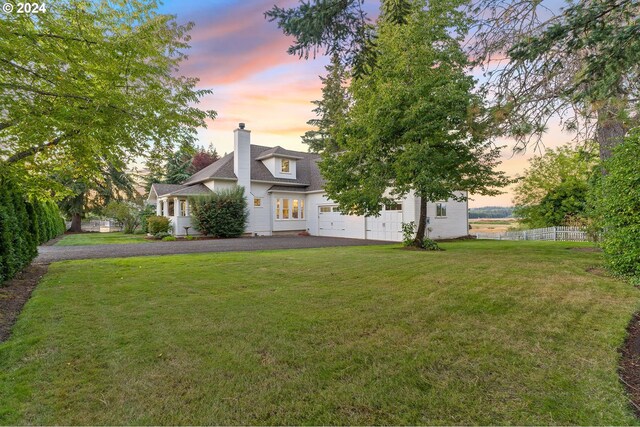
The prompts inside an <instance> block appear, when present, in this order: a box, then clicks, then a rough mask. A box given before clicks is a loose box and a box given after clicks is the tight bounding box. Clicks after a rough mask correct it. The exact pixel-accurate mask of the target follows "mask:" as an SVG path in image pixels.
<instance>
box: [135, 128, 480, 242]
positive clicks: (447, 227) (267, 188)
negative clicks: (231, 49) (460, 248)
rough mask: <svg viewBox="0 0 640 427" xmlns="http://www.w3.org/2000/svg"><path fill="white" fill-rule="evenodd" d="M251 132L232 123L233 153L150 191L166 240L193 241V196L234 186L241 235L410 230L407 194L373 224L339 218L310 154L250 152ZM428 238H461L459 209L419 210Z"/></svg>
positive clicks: (412, 204)
mask: <svg viewBox="0 0 640 427" xmlns="http://www.w3.org/2000/svg"><path fill="white" fill-rule="evenodd" d="M250 137H251V131H249V130H246V129H245V128H244V123H240V126H239V128H238V129H236V130H235V131H234V151H233V152H232V153H230V154H227V155H226V156H224V157H223V158H221V159H220V160H218V161H216V162H215V163H213V164H211V165H209V166H207V167H206V168H204V169H202V170H201V171H199V172H198V173H196V174H194V175H193V176H192V177H191V178H189V179H188V180H186V181H185V182H184V183H183V184H182V185H170V184H153V185H152V187H151V191H150V194H149V199H148V201H149V203H151V204H155V205H156V211H157V214H158V215H164V216H166V217H168V218H169V219H170V220H171V223H172V225H173V233H174V234H175V235H178V236H182V235H185V234H186V229H185V227H191V228H190V229H189V234H197V230H195V229H194V228H193V227H192V224H191V218H190V206H189V201H190V200H191V199H192V198H193V197H194V196H198V195H205V194H207V193H211V192H212V191H215V190H219V189H223V188H230V187H233V186H235V185H242V186H243V187H244V189H245V195H246V197H247V202H248V205H249V222H248V225H247V229H246V231H247V233H250V234H252V235H259V236H271V235H274V234H280V233H295V232H300V231H308V232H309V234H311V235H314V236H333V237H350V238H356V239H375V240H389V241H395V242H397V241H402V223H403V222H410V221H415V222H416V223H417V222H418V214H419V211H420V204H419V199H418V198H417V197H414V196H413V195H412V194H409V195H408V196H406V197H404V198H403V199H399V200H397V201H396V203H393V204H391V205H389V206H385V207H384V208H383V210H382V212H381V215H380V216H379V217H364V216H355V215H343V214H341V213H340V211H338V206H337V203H335V202H333V201H332V200H329V199H328V198H327V197H326V195H325V192H324V190H323V185H324V180H323V179H322V176H321V175H320V171H319V169H318V165H317V162H318V160H319V156H318V155H317V154H313V153H305V152H300V151H291V150H286V149H284V148H282V147H263V146H260V145H253V144H251V138H250ZM427 217H428V221H429V228H430V229H431V231H430V232H429V237H431V238H434V239H443V238H455V237H461V236H466V235H467V234H468V233H469V231H468V230H469V223H468V219H467V218H468V216H467V202H456V201H454V200H443V201H441V202H438V203H429V204H428V205H427Z"/></svg>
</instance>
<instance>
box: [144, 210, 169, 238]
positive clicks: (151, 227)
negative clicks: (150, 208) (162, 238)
mask: <svg viewBox="0 0 640 427" xmlns="http://www.w3.org/2000/svg"><path fill="white" fill-rule="evenodd" d="M170 227H171V222H170V221H169V218H167V217H164V216H157V215H153V216H150V217H148V218H147V231H148V232H149V234H153V235H154V236H155V235H156V234H158V233H168V232H169V228H170Z"/></svg>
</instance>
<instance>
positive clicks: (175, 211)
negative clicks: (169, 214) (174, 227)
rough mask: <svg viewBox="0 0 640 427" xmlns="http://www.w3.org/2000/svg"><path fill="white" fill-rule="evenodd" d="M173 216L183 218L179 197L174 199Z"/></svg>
mask: <svg viewBox="0 0 640 427" xmlns="http://www.w3.org/2000/svg"><path fill="white" fill-rule="evenodd" d="M173 214H174V215H175V216H182V212H180V200H179V199H178V198H177V197H174V198H173Z"/></svg>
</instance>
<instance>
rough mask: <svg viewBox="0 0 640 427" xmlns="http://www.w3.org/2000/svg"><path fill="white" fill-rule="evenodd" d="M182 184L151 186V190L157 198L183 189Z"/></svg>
mask: <svg viewBox="0 0 640 427" xmlns="http://www.w3.org/2000/svg"><path fill="white" fill-rule="evenodd" d="M184 187H185V186H184V185H182V184H151V189H152V190H153V191H155V192H156V195H157V196H158V197H160V196H164V195H165V194H168V193H171V192H172V191H176V190H179V189H181V188H184Z"/></svg>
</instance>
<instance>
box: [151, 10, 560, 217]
mask: <svg viewBox="0 0 640 427" xmlns="http://www.w3.org/2000/svg"><path fill="white" fill-rule="evenodd" d="M274 3H275V4H277V5H279V6H293V5H294V4H296V3H297V1H296V0H286V1H282V0H276V1H274V0H245V1H241V0H213V1H197V0H173V1H166V2H165V3H164V5H163V6H162V7H161V12H164V13H171V14H175V15H177V19H178V22H180V23H186V22H188V21H192V22H194V23H195V28H194V29H193V30H192V32H191V35H192V40H191V46H192V47H191V49H190V50H189V52H188V55H189V59H188V61H186V62H185V63H184V64H183V67H182V68H181V73H182V74H184V75H188V76H195V77H198V78H199V79H200V88H203V89H204V88H206V89H212V90H213V95H211V96H208V97H206V98H204V99H203V100H202V102H201V105H200V106H201V107H202V108H206V109H214V110H216V111H217V112H218V118H217V119H216V120H215V121H213V122H211V123H209V127H208V128H207V129H203V130H201V131H200V133H199V137H200V144H201V145H205V146H208V145H209V143H213V144H214V146H215V147H216V149H217V150H218V152H219V153H220V154H224V153H225V152H230V151H233V129H235V128H236V127H237V124H238V122H245V123H246V124H247V129H250V130H251V131H252V133H251V138H252V143H254V144H260V145H266V146H275V145H280V146H282V147H285V148H288V149H292V150H301V151H307V146H306V145H304V144H302V143H301V141H300V136H301V135H302V134H303V133H304V132H305V131H307V130H309V129H310V127H309V126H307V124H306V122H307V120H309V119H311V118H313V117H314V116H313V113H312V111H311V110H312V109H313V108H314V106H313V105H312V104H311V101H313V100H316V99H320V97H321V92H320V88H321V84H320V79H319V78H318V76H319V75H322V74H324V66H325V65H326V64H327V60H326V58H324V57H318V58H316V59H309V60H304V59H298V58H297V57H295V56H291V55H288V54H287V52H286V50H287V47H288V46H289V44H290V42H291V40H290V39H289V38H287V37H285V36H284V35H283V34H282V32H281V31H280V30H278V28H277V27H276V25H275V23H272V22H268V21H267V20H266V19H265V18H264V12H265V11H267V10H269V9H270V8H271V7H272V6H273V5H274ZM365 5H366V6H367V8H368V9H369V10H370V11H371V12H374V13H375V12H376V9H377V3H376V2H373V1H367V2H365ZM570 139H571V136H570V135H567V134H563V133H561V132H560V131H559V130H558V129H555V128H554V129H551V130H550V131H549V132H548V134H547V135H546V136H545V138H544V140H543V142H544V145H545V146H546V147H555V146H557V145H560V144H562V143H564V142H567V141H569V140H570ZM503 144H505V145H507V148H506V149H505V150H504V153H503V163H502V166H501V168H502V169H503V170H505V171H506V172H507V173H509V174H510V175H512V176H515V175H516V174H518V173H522V171H523V170H524V168H525V167H526V165H527V159H528V158H529V157H530V156H531V154H532V153H528V154H526V155H516V156H512V152H511V148H512V147H513V142H512V141H510V140H504V141H503ZM511 198H512V194H511V193H510V192H509V191H508V190H507V193H506V194H504V195H501V196H496V197H482V196H472V200H470V202H469V205H470V206H471V207H479V206H488V205H500V206H508V205H511Z"/></svg>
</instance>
